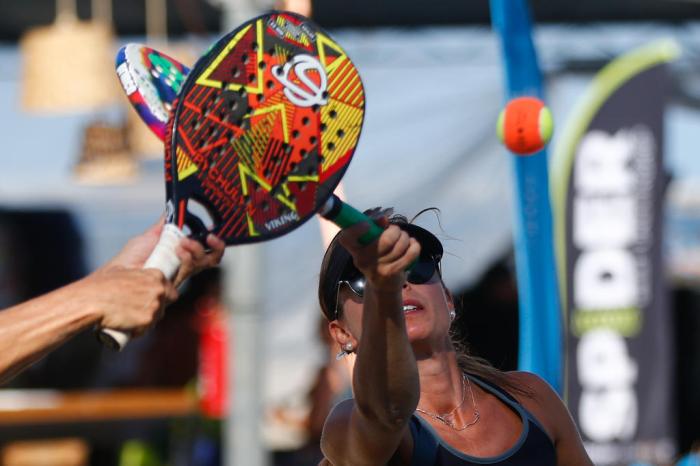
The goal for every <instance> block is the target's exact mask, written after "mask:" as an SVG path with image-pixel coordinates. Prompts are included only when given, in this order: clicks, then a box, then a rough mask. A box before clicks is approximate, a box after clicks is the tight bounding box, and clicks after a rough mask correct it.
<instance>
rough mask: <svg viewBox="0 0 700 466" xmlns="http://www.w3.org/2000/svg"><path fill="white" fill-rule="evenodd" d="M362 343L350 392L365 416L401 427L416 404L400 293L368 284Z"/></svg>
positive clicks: (415, 378)
mask: <svg viewBox="0 0 700 466" xmlns="http://www.w3.org/2000/svg"><path fill="white" fill-rule="evenodd" d="M362 327H363V330H362V332H363V333H362V342H361V344H360V345H359V348H358V353H357V359H356V361H355V370H354V374H353V389H354V394H355V403H356V405H357V407H358V409H359V410H360V412H362V413H363V414H364V415H365V416H368V417H372V418H375V419H376V420H378V421H379V422H381V423H382V424H384V425H385V426H387V427H389V428H401V427H403V425H405V422H407V420H408V418H409V417H410V416H411V414H412V413H413V412H414V410H415V408H416V406H417V405H418V399H419V396H420V389H419V382H418V380H419V379H418V369H417V366H416V360H415V356H414V355H413V350H412V348H411V345H410V342H409V341H408V336H407V335H406V326H405V322H404V316H403V309H402V299H401V290H400V289H398V290H396V291H390V292H386V291H379V290H374V289H373V288H372V287H371V285H369V284H368V289H367V290H366V293H365V298H364V310H363V322H362Z"/></svg>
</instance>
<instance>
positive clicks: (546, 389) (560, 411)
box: [506, 371, 568, 440]
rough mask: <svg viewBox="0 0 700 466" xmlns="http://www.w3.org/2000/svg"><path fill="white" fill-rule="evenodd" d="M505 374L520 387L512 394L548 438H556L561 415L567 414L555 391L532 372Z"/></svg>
mask: <svg viewBox="0 0 700 466" xmlns="http://www.w3.org/2000/svg"><path fill="white" fill-rule="evenodd" d="M506 376H507V377H508V379H509V380H510V381H511V383H512V384H513V385H515V386H518V387H520V388H521V389H522V392H519V393H513V396H515V398H516V399H517V400H518V402H519V403H520V404H521V405H523V406H524V407H525V409H527V410H528V411H529V412H530V413H531V414H532V415H533V416H534V417H535V419H537V421H538V422H539V423H540V424H541V425H542V427H544V429H545V430H546V431H547V434H549V436H550V438H552V440H556V438H557V436H558V433H557V432H558V430H559V428H558V425H559V424H560V423H561V417H562V416H568V411H567V409H566V407H565V406H564V403H563V402H562V400H561V398H560V397H559V395H558V394H557V392H556V391H555V390H554V389H553V388H552V386H551V385H550V384H549V383H547V381H546V380H544V379H543V378H542V377H540V376H539V375H537V374H533V373H532V372H526V371H511V372H506Z"/></svg>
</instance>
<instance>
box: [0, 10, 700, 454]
mask: <svg viewBox="0 0 700 466" xmlns="http://www.w3.org/2000/svg"><path fill="white" fill-rule="evenodd" d="M530 7H531V9H532V14H533V18H534V20H535V22H536V26H535V29H534V38H535V43H536V46H537V51H538V54H539V59H540V66H541V68H542V71H543V73H544V79H545V86H546V94H547V99H548V105H549V106H550V108H551V110H552V112H553V115H554V120H555V128H556V129H555V136H554V141H553V143H552V144H551V145H550V147H555V146H556V145H557V143H558V138H559V137H560V135H561V131H559V130H560V129H561V128H562V127H564V126H565V124H566V122H567V121H568V120H570V119H571V118H572V117H573V112H574V109H575V108H576V105H577V104H578V103H579V99H580V98H581V96H582V95H583V94H584V93H585V92H586V90H587V89H588V87H589V86H590V84H591V82H592V80H593V78H594V76H595V75H596V73H598V72H599V71H600V70H601V68H603V67H604V66H605V65H606V64H607V63H609V62H610V61H611V60H613V59H615V58H616V57H618V56H621V55H623V54H625V53H627V52H629V51H631V50H633V49H635V48H637V47H640V46H643V45H645V44H648V43H650V42H652V41H654V40H656V39H669V38H670V39H673V40H675V42H676V43H677V44H678V45H679V46H680V49H681V52H682V54H681V55H680V57H679V58H677V59H676V60H674V61H673V62H671V63H670V64H669V66H668V71H669V73H668V75H669V80H668V89H667V96H666V104H665V109H664V114H663V116H664V119H663V122H664V124H663V131H664V137H663V138H662V139H661V141H662V142H663V145H662V147H660V148H659V151H660V152H661V153H663V167H662V172H661V175H662V176H663V178H664V179H665V180H667V181H668V184H667V186H666V191H665V194H664V197H663V210H662V212H661V214H660V215H662V217H661V222H662V225H663V234H662V235H661V236H660V237H662V238H663V245H662V248H663V256H662V258H663V261H662V262H663V273H661V274H660V275H659V276H658V277H656V283H658V286H659V287H660V289H661V290H662V291H661V292H662V293H663V295H664V296H667V297H668V305H667V307H666V308H665V309H664V314H663V316H664V317H663V319H664V322H666V324H667V325H668V328H669V331H668V334H667V335H666V336H665V340H664V342H665V343H664V344H667V345H668V347H669V351H668V357H667V358H666V364H667V365H668V367H669V368H670V370H669V371H668V373H670V374H672V375H671V376H670V377H671V379H672V380H670V381H669V383H668V384H667V385H665V386H664V387H663V388H662V389H663V390H665V393H664V396H666V397H668V398H670V399H671V401H672V402H671V403H670V404H669V406H668V409H667V410H665V411H664V412H663V417H664V421H663V425H664V426H665V428H666V432H665V433H664V435H661V436H660V438H639V439H637V440H639V441H638V442H637V443H635V444H634V452H633V453H631V457H635V458H639V459H640V461H639V462H638V463H635V464H671V463H673V462H675V461H677V460H678V459H679V458H680V457H681V456H682V455H683V454H685V453H688V452H690V451H693V449H697V448H698V447H700V444H699V443H698V442H700V422H699V420H700V344H699V343H698V342H699V341H700V338H698V336H700V154H699V153H698V142H697V141H698V135H700V2H697V1H695V0H634V1H632V0H617V1H615V2H610V1H604V0H588V1H587V2H574V1H570V0H567V1H562V0H535V1H532V2H531V3H530ZM271 8H279V9H288V10H292V11H296V12H299V13H302V14H306V15H308V16H311V17H312V18H313V19H314V20H315V21H316V22H318V23H319V24H320V25H321V26H322V27H324V28H327V29H329V30H330V31H331V33H332V34H333V36H334V37H335V39H336V40H337V41H338V42H339V43H340V44H341V45H342V46H343V47H344V48H345V50H346V51H347V52H348V54H349V56H350V57H351V58H352V60H353V61H354V63H355V65H356V66H357V68H358V69H359V71H360V73H361V76H362V78H363V82H364V85H365V90H366V95H367V113H366V119H365V126H364V129H363V134H362V137H361V140H360V145H359V147H358V151H357V152H356V156H355V158H354V160H353V162H352V164H351V166H350V169H349V170H348V172H347V175H346V176H345V178H344V189H345V194H346V196H347V198H348V199H349V200H351V202H352V204H353V205H355V206H357V207H359V208H369V207H373V206H376V205H383V206H393V207H395V208H396V209H397V211H399V212H402V213H405V214H407V215H408V216H409V217H410V216H412V215H414V214H415V213H417V212H418V211H420V210H421V209H423V208H425V207H433V206H434V207H438V208H439V209H440V210H441V214H440V216H439V218H438V217H436V216H434V215H432V214H426V215H423V216H422V217H421V219H420V221H419V223H420V224H422V225H423V226H426V227H428V228H430V229H432V230H433V231H435V232H437V233H438V236H439V237H440V239H441V240H442V241H443V243H444V246H445V250H446V256H445V259H444V262H443V269H444V276H445V279H446V283H447V285H448V286H449V287H450V288H451V289H452V290H453V293H454V294H455V295H456V296H457V297H458V302H459V303H460V311H459V316H460V317H459V319H458V321H457V322H458V330H459V332H460V335H461V336H462V337H464V338H465V339H466V341H467V342H468V344H469V347H470V350H471V351H472V353H474V354H476V355H479V356H482V357H484V358H486V359H488V360H489V361H490V362H492V363H493V364H494V365H495V366H497V367H499V368H502V369H506V370H512V369H515V368H516V364H517V348H518V296H517V287H516V283H515V276H514V263H513V262H514V260H513V242H512V219H513V217H514V214H513V174H512V169H511V162H510V161H509V156H508V154H507V153H506V152H505V150H504V148H503V146H502V145H500V143H499V142H498V140H497V138H496V134H495V125H496V120H497V117H498V114H499V112H500V110H501V109H502V106H503V102H504V98H503V68H502V60H501V56H500V48H499V43H498V38H497V37H496V35H495V34H494V32H493V30H492V29H491V24H490V15H489V4H488V2H487V1H485V0H484V1H472V2H464V1H459V0H442V1H440V2H432V3H430V2H423V1H417V0H401V1H399V0H384V1H382V2H378V1H370V0H355V1H353V2H338V1H333V0H314V1H310V0H286V1H281V2H277V3H275V2H273V1H272V0H145V1H144V0H120V1H110V0H57V1H53V0H22V1H20V0H1V3H0V136H1V137H0V141H2V154H1V155H0V160H2V169H0V307H7V306H10V305H12V304H14V303H17V302H21V301H24V300H26V299H29V298H31V297H34V296H37V295H39V294H42V293H45V292H47V291H50V290H52V289H54V288H56V287H58V286H61V285H63V284H66V283H68V282H70V281H72V280H75V279H77V278H79V277H82V276H84V275H85V274H87V273H89V272H90V271H92V270H94V269H95V268H97V267H98V266H99V265H100V264H102V263H104V262H105V261H106V260H108V259H109V258H110V257H112V256H113V255H114V254H115V253H116V252H117V251H119V249H120V248H121V247H122V246H123V245H124V243H125V242H126V241H127V240H128V239H129V238H130V237H131V236H133V235H134V234H137V233H139V232H141V231H143V230H144V229H145V228H146V227H148V226H149V225H150V224H152V223H153V222H155V221H156V219H157V218H158V217H159V216H160V214H161V212H162V210H163V200H164V189H163V182H162V146H161V144H160V142H159V141H158V140H157V139H156V138H155V136H153V135H152V134H151V133H150V132H149V131H148V129H147V128H146V126H145V125H144V124H143V123H141V121H140V120H139V119H138V116H137V115H136V114H135V112H134V111H133V110H132V109H131V108H130V106H129V104H128V101H127V99H126V97H125V96H124V95H123V93H122V92H121V90H120V88H119V84H118V80H117V78H116V74H115V72H114V57H115V54H116V51H117V49H118V48H119V47H120V46H121V45H124V44H126V43H128V42H141V43H146V44H147V45H149V46H151V47H153V48H156V49H159V50H163V51H165V52H167V53H168V54H170V55H172V56H174V57H176V58H178V59H179V60H181V61H182V62H183V63H185V64H187V65H192V64H193V63H194V61H195V59H196V58H197V57H198V56H199V55H200V54H202V53H203V51H204V50H206V48H207V46H208V45H209V44H210V43H211V42H213V41H214V40H216V39H217V38H218V37H220V36H221V35H222V34H224V33H225V32H227V31H229V30H231V29H233V28H234V27H236V26H237V25H238V24H240V23H241V22H243V21H245V20H247V19H249V18H251V17H253V16H255V15H257V14H261V13H264V12H266V11H268V10H269V9H271ZM644 98H645V95H644V94H643V93H641V94H640V95H639V99H640V100H643V99H644ZM323 250H324V246H323V238H322V233H321V229H319V223H318V221H316V220H312V221H310V222H307V224H305V225H303V226H302V227H301V228H299V229H297V230H295V231H294V232H292V233H291V234H289V235H286V236H285V237H282V238H280V239H277V240H275V241H273V242H270V243H265V244H261V245H257V246H245V247H237V248H232V249H229V250H228V251H227V254H226V257H225V259H224V262H223V264H222V267H221V268H220V269H217V270H213V271H208V272H206V273H203V274H201V275H199V276H197V277H195V278H193V279H192V280H191V281H190V282H189V283H188V284H187V285H186V288H185V289H184V290H183V293H182V297H181V299H180V300H179V301H178V302H177V303H175V304H174V305H172V306H171V308H170V309H169V311H168V313H167V315H166V317H165V319H164V320H163V321H162V322H161V323H160V324H159V325H158V326H157V327H156V328H155V329H154V330H152V331H151V332H150V333H149V334H147V335H146V336H145V337H144V338H140V339H138V340H136V341H134V342H133V344H131V345H130V346H129V347H128V348H127V350H126V351H124V352H122V353H112V352H109V351H107V350H105V349H103V348H102V347H101V346H100V345H99V344H98V343H97V340H96V338H95V336H94V334H93V333H92V332H86V333H85V334H84V335H81V336H80V337H78V338H76V339H74V340H72V341H70V342H69V343H67V344H66V345H64V346H63V347H61V348H60V349H59V350H57V351H55V352H53V353H52V354H50V355H49V356H48V357H47V358H45V359H44V360H42V361H40V362H39V363H37V364H36V365H34V366H33V367H31V368H30V369H29V370H28V371H26V372H25V373H23V374H22V375H21V376H19V377H17V378H16V379H14V380H13V381H11V382H10V383H9V384H7V385H6V386H4V387H2V389H0V462H1V463H0V464H2V465H8V466H9V465H12V466H14V465H53V464H57V465H58V464H60V465H66V466H68V465H76V466H78V465H87V464H91V465H100V466H108V465H120V466H132V465H133V466H136V465H144V466H145V465H149V466H150V465H166V464H167V465H173V466H174V465H207V466H209V465H212V466H213V465H220V464H229V465H233V464H235V465H242V466H263V465H265V466H267V465H269V466H273V465H275V466H292V465H315V464H317V462H318V461H319V460H320V458H321V457H320V453H319V451H318V441H319V435H320V429H321V427H322V423H323V420H324V419H325V416H326V414H327V412H328V409H329V408H330V407H331V406H332V405H333V403H334V402H335V401H336V400H338V399H339V398H340V397H342V396H344V395H345V394H347V393H348V390H349V375H348V365H349V364H350V363H349V362H347V361H346V360H343V361H339V362H338V361H336V360H335V357H334V356H335V353H336V352H337V351H338V348H337V347H335V346H334V345H332V344H331V343H330V341H329V338H328V335H327V332H326V329H325V325H324V323H323V322H322V319H321V314H320V312H319V308H318V304H317V299H316V286H317V280H318V269H319V267H320V262H321V257H322V254H323ZM641 364H642V362H641V361H640V367H641ZM651 370H653V369H651ZM639 409H640V411H641V410H644V409H646V407H645V406H642V407H640V408H639ZM605 457H606V456H605V455H604V454H601V455H599V456H596V458H601V459H600V460H599V461H597V463H599V464H631V461H626V460H625V462H622V460H620V459H619V458H618V459H615V460H610V461H608V460H605V459H604V458H605Z"/></svg>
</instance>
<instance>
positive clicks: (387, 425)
mask: <svg viewBox="0 0 700 466" xmlns="http://www.w3.org/2000/svg"><path fill="white" fill-rule="evenodd" d="M378 223H379V224H380V225H382V226H384V227H386V230H385V231H384V233H383V234H382V235H381V236H380V238H379V239H378V240H377V241H375V242H373V243H372V244H370V245H367V246H361V245H360V244H359V242H358V238H359V237H360V236H361V235H362V234H363V233H364V232H365V231H366V230H367V225H366V224H360V225H355V226H354V227H351V228H348V229H345V230H344V231H342V232H341V233H339V234H338V236H336V238H335V239H334V240H333V242H332V243H331V245H330V246H329V248H328V250H327V251H326V255H325V257H324V259H323V264H322V266H321V274H320V283H319V300H320V303H321V308H322V310H323V312H324V314H325V316H326V317H327V318H328V320H329V322H330V323H329V330H330V332H331V335H333V338H334V339H335V341H336V342H337V343H338V344H339V345H340V347H341V349H342V351H343V352H344V353H356V361H355V365H354V373H353V394H354V398H353V399H350V400H345V401H343V402H341V403H339V404H338V405H336V406H335V408H334V409H333V410H332V412H331V413H330V414H329V416H328V419H327V420H326V424H325V426H324V431H323V436H322V439H321V449H322V451H323V454H324V456H325V459H324V460H323V461H322V462H321V464H325V465H328V464H332V465H334V466H345V465H348V466H350V465H352V466H364V465H411V466H417V465H421V466H422V465H426V466H431V465H441V466H457V465H470V464H498V465H518V466H527V465H536V466H547V465H554V464H557V465H592V463H591V461H590V459H589V458H588V456H587V454H586V452H585V450H584V448H583V445H582V443H581V440H580V437H579V435H578V432H577V430H576V427H575V426H574V423H573V421H572V419H571V417H570V415H569V413H568V411H567V409H566V408H565V407H564V405H563V404H562V402H561V400H560V399H559V397H558V396H557V394H556V393H555V392H554V391H553V390H552V389H551V388H550V387H549V385H547V383H546V382H544V381H543V380H541V379H540V378H539V377H537V376H536V375H534V374H530V373H526V372H508V373H504V372H500V371H498V370H496V369H494V368H492V367H490V366H488V365H487V364H484V363H482V362H480V361H478V360H477V359H475V358H471V357H469V356H468V355H460V354H458V353H457V352H456V351H455V346H454V345H453V343H452V341H451V340H450V334H449V330H450V325H451V322H452V320H454V318H455V306H454V302H453V298H452V295H451V294H450V292H449V290H447V288H446V287H445V285H444V283H443V281H442V277H441V275H440V259H441V258H442V252H443V251H442V245H441V244H440V242H439V241H438V239H437V238H436V237H435V236H433V235H432V234H431V233H430V232H428V231H427V230H425V229H423V228H420V227H418V226H416V225H413V224H410V223H408V221H407V219H406V218H405V217H401V216H393V217H391V219H388V218H386V217H381V218H379V219H378ZM409 266H411V268H410V271H409V272H408V273H406V272H404V271H405V270H406V269H408V268H409Z"/></svg>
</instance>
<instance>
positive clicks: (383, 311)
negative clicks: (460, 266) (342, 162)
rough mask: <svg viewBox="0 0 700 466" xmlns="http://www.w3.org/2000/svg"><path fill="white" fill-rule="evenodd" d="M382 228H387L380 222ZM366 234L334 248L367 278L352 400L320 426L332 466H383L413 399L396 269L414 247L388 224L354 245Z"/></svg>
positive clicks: (411, 360) (412, 364)
mask: <svg viewBox="0 0 700 466" xmlns="http://www.w3.org/2000/svg"><path fill="white" fill-rule="evenodd" d="M378 223H383V225H382V226H387V224H386V221H385V220H384V219H382V221H381V222H378ZM365 229H366V228H364V229H363V228H361V227H351V228H348V229H347V230H346V231H344V232H343V233H342V234H343V236H342V237H341V243H342V244H343V245H344V246H345V247H346V249H348V251H350V253H351V254H352V256H353V260H354V262H355V265H356V266H357V267H358V269H360V271H361V272H362V273H363V274H364V276H365V277H366V279H367V283H366V286H365V294H364V298H363V309H362V336H361V341H362V343H361V345H359V348H358V351H357V359H356V361H355V369H354V372H353V392H354V395H355V398H354V400H348V401H346V402H344V403H341V404H340V405H338V406H337V407H336V408H335V409H334V410H333V412H332V413H331V415H330V416H329V419H328V421H327V423H326V426H325V427H324V433H323V438H322V441H321V447H322V450H323V452H324V454H325V456H326V458H328V460H330V462H332V464H334V465H338V466H343V465H374V464H386V463H387V462H388V461H389V460H390V459H391V457H392V456H393V455H394V454H395V453H396V451H397V449H398V448H399V444H400V442H401V440H402V439H403V438H404V437H405V436H406V435H409V434H408V431H407V426H408V421H409V419H410V417H411V415H412V414H413V412H414V410H415V408H416V406H417V404H418V399H419V397H420V390H419V383H418V369H417V367H416V361H415V357H414V355H413V350H412V348H411V345H410V343H409V340H408V336H407V334H406V327H405V323H404V316H403V309H402V307H403V306H402V304H403V300H402V292H401V290H402V286H403V283H404V280H405V277H404V270H405V269H406V268H407V267H408V266H409V265H410V264H411V263H412V262H413V260H414V259H415V258H416V257H418V254H419V252H420V245H419V244H418V243H417V242H416V240H414V239H411V238H410V237H409V236H408V235H407V233H406V232H404V231H403V230H401V229H400V228H399V227H397V226H396V225H391V226H389V227H388V228H387V229H386V230H385V231H384V233H383V234H382V235H381V236H380V238H379V240H377V241H376V242H374V243H372V244H370V245H368V246H364V247H362V246H358V243H357V238H358V237H359V236H360V235H361V234H362V233H363V232H364V230H365Z"/></svg>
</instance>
